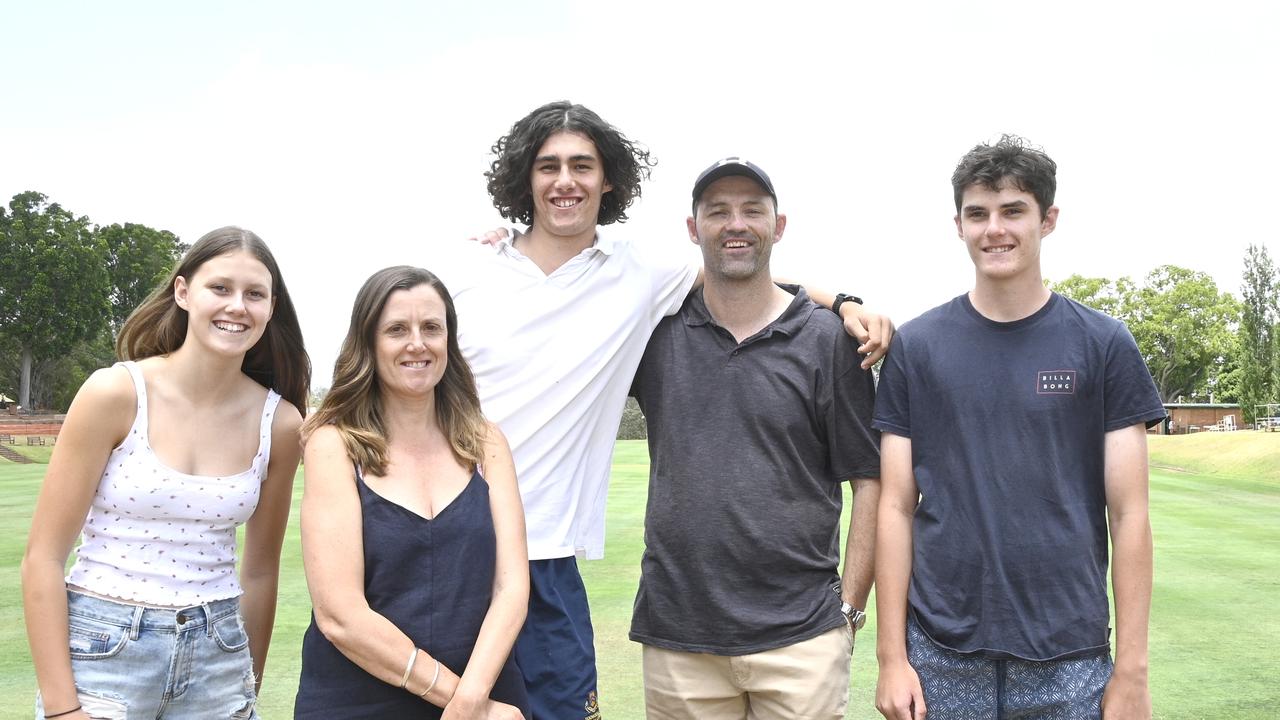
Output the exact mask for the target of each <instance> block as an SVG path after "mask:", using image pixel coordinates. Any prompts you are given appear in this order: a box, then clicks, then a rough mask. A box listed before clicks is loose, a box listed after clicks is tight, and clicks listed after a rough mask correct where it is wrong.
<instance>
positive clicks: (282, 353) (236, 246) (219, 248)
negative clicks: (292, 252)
mask: <svg viewBox="0 0 1280 720" xmlns="http://www.w3.org/2000/svg"><path fill="white" fill-rule="evenodd" d="M237 250H243V251H245V252H247V253H249V254H251V255H253V257H255V258H257V260H258V262H260V263H262V264H263V266H265V267H266V268H267V271H268V272H269V273H271V299H272V301H273V303H274V305H273V307H272V310H271V320H270V321H269V322H268V323H267V329H266V331H265V332H263V333H262V337H261V338H259V339H258V342H257V343H255V344H254V346H253V347H251V348H249V352H247V353H245V356H244V362H242V363H241V364H240V370H241V371H242V372H244V374H245V375H248V376H249V377H251V378H253V379H254V380H255V381H256V382H257V383H258V384H259V385H262V386H263V387H266V388H270V389H273V390H275V391H276V392H278V393H280V396H281V397H283V398H284V399H285V400H288V401H289V402H291V403H293V406H294V407H296V408H297V409H298V412H300V413H302V414H303V415H304V416H305V415H306V413H307V392H308V391H309V389H310V386H311V359H310V358H309V357H308V356H307V350H306V348H305V347H304V346H303V343H302V328H301V326H299V325H298V314H297V312H295V311H294V309H293V299H292V298H291V297H290V296H289V288H288V287H286V286H285V284H284V277H283V276H281V275H280V266H279V265H278V264H276V259H275V256H273V255H272V254H271V250H270V249H269V248H267V244H266V243H264V242H262V238H260V237H258V236H257V235H255V234H253V233H252V232H250V231H248V230H245V229H244V228H238V227H233V226H227V227H221V228H218V229H217V230H213V231H211V232H209V233H206V234H205V236H204V237H202V238H200V239H199V240H197V241H196V244H195V245H192V246H191V249H190V250H188V251H187V253H186V254H185V255H183V256H182V259H181V260H179V261H178V264H177V266H176V267H174V268H173V272H172V273H169V278H168V279H167V280H165V281H164V283H162V284H161V285H159V286H158V287H156V289H155V290H152V291H151V294H150V295H148V296H147V299H146V300H143V301H142V304H141V305H139V306H138V307H137V309H135V310H134V311H133V312H132V313H131V314H130V315H129V319H128V320H125V321H124V325H123V326H122V327H121V328H120V334H119V335H118V336H117V337H116V355H118V356H119V357H120V359H121V360H142V359H144V358H149V357H153V356H156V355H167V354H169V353H171V352H173V351H174V350H177V349H178V348H180V347H182V343H183V342H184V341H185V340H186V339H187V311H186V310H183V309H182V308H180V307H178V303H177V302H175V301H174V298H173V283H174V281H175V280H177V279H178V277H179V276H181V277H184V278H186V279H187V280H191V278H192V277H193V276H194V275H195V274H196V271H197V270H199V269H200V266H201V265H204V264H205V263H206V262H208V261H209V260H211V259H213V258H215V257H218V256H219V255H225V254H227V253H231V252H235V251H237Z"/></svg>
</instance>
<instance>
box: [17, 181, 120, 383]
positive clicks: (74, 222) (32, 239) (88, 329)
mask: <svg viewBox="0 0 1280 720" xmlns="http://www.w3.org/2000/svg"><path fill="white" fill-rule="evenodd" d="M106 261H107V253H106V248H105V243H104V242H103V241H102V240H100V239H99V238H97V237H95V235H94V233H93V232H92V231H91V230H90V229H89V218H87V217H75V216H74V215H73V214H72V213H70V212H68V211H67V210H66V209H64V208H63V207H62V206H60V205H58V204H57V203H51V202H49V199H48V198H47V197H45V196H44V195H42V194H40V193H37V192H25V193H20V194H18V195H15V196H14V197H13V200H12V201H11V202H10V203H9V212H8V213H6V212H5V211H4V210H3V208H0V282H2V283H3V284H2V285H0V336H2V337H3V338H4V340H6V341H7V342H9V343H12V344H13V346H14V347H16V348H17V350H18V354H19V357H20V360H19V363H20V373H19V375H20V377H19V387H18V402H19V404H20V405H23V406H24V407H31V367H32V363H33V361H34V360H35V359H36V358H53V357H56V356H58V355H61V354H64V353H66V352H67V351H68V350H70V349H71V348H72V347H74V346H75V345H76V343H78V342H80V341H82V340H87V339H89V338H91V337H93V336H95V335H96V334H97V333H98V331H99V330H100V329H101V327H102V325H103V323H104V322H105V320H106V318H107V313H108V310H109V295H110V280H109V278H108V275H107V262H106Z"/></svg>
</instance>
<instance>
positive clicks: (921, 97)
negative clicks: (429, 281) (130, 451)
mask: <svg viewBox="0 0 1280 720" xmlns="http://www.w3.org/2000/svg"><path fill="white" fill-rule="evenodd" d="M1276 8H1277V4H1276V3H1269V2H1262V1H1259V2H1232V1H1230V0H1227V1H1225V2H1214V3H1203V2H1198V3H1189V2H1115V1H1112V2H1103V3H1097V2H1075V3H1038V2H1029V1H1027V0H1023V1H1022V2H1009V3H993V2H981V1H974V2H934V3H910V2H902V3H876V4H875V5H874V6H868V7H864V6H862V4H860V3H854V2H842V3H829V4H828V3H810V2H801V1H796V2H781V3H780V2H747V1H744V0H737V1H736V2H697V1H696V0H686V1H685V2H680V3H670V4H668V3H661V2H638V3H608V2H533V1H525V2H493V3H489V2H479V1H476V2H470V3H456V2H455V3H445V2H439V3H426V2H413V1H410V0H403V1H401V2H388V1H383V0H365V1H364V2H360V3H352V2H341V3H338V2H314V1H308V2H269V1H266V0H256V1H255V2H214V3H199V4H195V3H182V2H127V1H122V2H112V3H102V2H87V1H86V2H58V1H56V0H52V1H50V2H39V3H37V2H23V3H19V2H15V1H13V0H4V1H3V10H2V11H0V27H2V28H3V32H2V33H0V35H2V37H3V42H0V67H3V68H4V69H5V79H4V82H3V93H2V94H0V142H3V155H0V198H2V199H3V201H4V202H5V203H7V202H8V199H9V198H10V197H12V196H13V195H14V194H16V193H19V192H22V191H25V190H37V191H40V192H43V193H45V194H46V195H48V196H49V197H50V198H52V199H53V200H54V201H56V202H58V203H60V204H62V205H63V206H64V207H67V208H68V209H70V210H72V211H73V212H75V213H77V214H83V215H88V216H89V217H90V218H91V219H92V220H93V221H94V222H96V223H99V224H109V223H114V222H120V223H123V222H138V223H144V224H146V225H150V226H152V227H157V228H163V229H167V230H171V231H173V232H175V233H177V234H178V235H180V236H181V237H182V238H183V239H184V240H186V241H187V242H192V241H194V240H195V239H196V238H198V237H199V236H200V235H202V234H203V233H205V232H206V231H208V230H210V229H213V228H215V227H218V226H221V225H227V224H236V225H242V226H244V227H247V228H250V229H252V230H254V231H255V232H257V233H258V234H260V235H261V236H262V237H263V238H264V239H265V240H266V241H267V243H268V244H269V245H271V247H272V248H273V250H274V251H275V253H276V255H277V257H278V259H279V260H280V263H281V266H282V268H283V270H284V273H285V278H286V280H287V282H288V283H289V286H290V289H291V291H292V292H293V294H294V296H295V302H296V303H297V305H298V308H299V314H300V315H301V318H302V323H303V331H304V333H305V336H306V340H307V344H308V349H309V350H310V352H311V355H312V359H313V362H314V363H315V376H316V378H315V383H314V384H315V385H317V386H324V385H327V384H328V379H329V377H330V375H331V372H332V363H333V359H334V357H335V356H336V354H337V347H338V344H339V343H340V341H341V338H342V334H343V333H344V332H345V326H346V322H347V318H348V315H349V312H350V306H351V301H352V299H353V297H354V294H355V291H356V289H357V288H358V287H359V285H360V283H361V282H362V281H363V280H364V278H365V277H367V276H368V275H369V274H370V273H371V272H373V271H374V270H377V269H378V268H380V267H383V266H386V265H390V264H400V263H409V264H415V265H423V266H425V267H428V268H430V267H431V266H432V258H433V256H436V257H438V253H440V252H442V251H443V250H442V248H446V247H447V244H448V243H457V242H462V238H465V237H466V236H468V235H470V234H473V233H474V232H476V231H478V230H483V229H487V228H490V227H494V226H496V225H498V224H500V222H501V221H500V219H499V217H498V216H497V213H496V212H495V211H494V210H493V208H492V205H491V204H490V202H489V199H488V196H487V195H486V193H485V179H484V176H483V172H484V170H485V169H486V168H487V166H488V163H489V160H490V156H489V147H490V146H491V145H492V143H493V141H494V140H495V139H497V138H498V137H499V136H500V135H502V134H503V133H505V132H506V130H507V129H508V128H509V127H510V125H511V124H512V123H513V122H514V121H515V120H516V119H518V118H519V117H520V116H522V115H524V114H525V113H526V112H528V111H529V110H531V109H533V108H534V107H536V106H537V105H540V104H542V103H544V102H547V101H551V100H558V99H569V100H572V101H574V102H580V103H583V104H586V105H588V106H589V107H591V108H593V109H595V110H596V111H597V112H599V113H600V114H601V115H602V116H603V117H604V118H605V119H606V120H609V121H610V122H612V123H613V124H615V125H617V126H619V127H620V128H622V129H623V130H624V131H625V132H626V133H627V134H628V135H629V136H630V137H631V138H632V139H634V140H638V141H640V142H642V143H644V144H646V145H647V146H648V147H649V148H650V149H651V150H652V151H653V152H654V154H655V155H656V157H657V158H658V160H659V165H658V167H657V168H656V169H655V171H654V174H653V179H652V180H651V181H650V182H649V183H648V184H647V185H646V186H645V191H644V198H643V200H642V201H641V203H640V204H639V205H638V206H636V207H635V208H633V210H632V211H631V213H630V214H631V216H632V218H633V219H632V221H631V222H628V223H627V224H625V225H622V226H614V227H613V228H611V229H610V231H612V232H618V233H626V234H629V235H631V236H633V237H635V238H638V240H639V241H640V242H646V243H661V244H663V245H664V246H666V247H670V251H671V252H691V251H692V248H693V246H692V245H690V244H689V243H688V240H687V236H686V233H685V227H684V218H685V216H686V215H687V214H688V204H689V202H688V199H689V189H690V186H691V185H692V182H693V179H694V177H695V176H696V175H697V173H698V171H699V170H700V169H701V168H703V167H704V166H706V165H707V164H709V163H710V162H712V161H714V160H716V159H718V158H720V157H722V156H725V155H742V156H745V157H748V158H750V159H752V160H754V161H755V162H757V163H758V164H760V165H761V166H763V167H764V168H765V169H766V170H767V171H768V172H769V173H770V174H771V175H772V176H773V179H774V182H775V184H776V186H777V189H778V195H779V199H780V202H781V209H782V211H783V212H785V213H787V215H788V219H789V222H788V225H787V233H786V236H785V238H784V241H783V242H782V243H781V244H780V245H779V246H778V248H777V250H776V251H775V254H774V259H775V271H777V272H779V273H780V274H785V275H788V276H792V277H797V278H801V279H805V280H809V281H811V282H815V283H818V284H821V285H824V286H826V287H829V288H832V289H836V290H841V291H846V292H852V293H856V294H860V295H862V296H864V297H866V298H867V300H868V303H869V304H870V305H872V306H874V307H875V308H877V309H880V310H883V311H886V312H888V313H889V314H891V315H892V316H893V317H894V319H895V320H897V321H898V322H899V323H901V322H903V321H905V320H908V319H910V318H911V317H913V316H915V315H916V314H918V313H920V312H922V311H923V310H926V309H928V308H929V307H932V306H933V305H936V304H938V303H941V302H943V301H945V300H947V299H949V298H950V297H953V296H954V295H957V294H959V293H960V292H962V291H964V290H965V289H966V288H967V287H968V286H969V285H970V283H971V281H972V271H971V266H970V265H969V261H968V258H967V255H966V254H965V252H964V249H963V246H962V245H961V243H960V242H959V240H958V239H957V238H956V235H955V229H954V226H953V224H952V216H953V215H954V206H953V204H952V198H951V187H950V182H949V180H950V174H951V170H952V168H953V167H954V165H955V162H956V160H957V159H959V157H960V156H961V155H962V154H963V153H964V152H965V151H966V150H968V149H969V148H970V147H972V146H973V145H974V144H975V143H977V142H979V141H983V140H990V139H993V138H995V137H998V136H999V134H1000V133H1001V132H1014V133H1018V134H1021V135H1023V136H1025V137H1027V138H1028V139H1030V140H1032V141H1033V142H1035V143H1037V144H1039V145H1042V146H1043V147H1044V148H1045V149H1046V150H1047V151H1048V152H1049V154H1050V155H1051V156H1052V157H1053V158H1054V159H1055V160H1057V162H1058V164H1059V192H1058V203H1057V204H1058V205H1059V207H1060V208H1061V216H1060V220H1059V223H1058V230H1057V231H1056V232H1055V233H1054V234H1053V235H1052V236H1050V238H1049V239H1048V240H1047V241H1046V244H1045V249H1044V269H1045V274H1046V276H1047V277H1049V278H1052V279H1061V278H1063V277H1066V276H1067V275H1070V274H1072V273H1081V274H1085V275H1095V276H1106V277H1118V276H1120V275H1131V276H1135V277H1141V276H1142V275H1145V274H1146V273H1147V272H1148V271H1149V270H1151V269H1152V268H1153V267H1155V266H1157V265H1160V264H1164V263H1175V264H1179V265H1184V266H1187V267H1191V268H1193V269H1197V270H1204V271H1207V272H1209V273H1211V274H1212V275H1213V276H1214V278H1215V279H1216V280H1217V281H1218V283H1219V286H1220V287H1221V288H1223V289H1226V290H1230V291H1232V292H1238V290H1239V285H1240V272H1241V263H1242V256H1243V253H1244V248H1245V246H1246V245H1247V244H1248V243H1249V242H1264V243H1267V244H1268V245H1269V247H1270V249H1271V251H1272V252H1273V253H1275V252H1277V250H1280V247H1278V244H1280V243H1278V242H1277V239H1276V229H1275V226H1273V225H1272V224H1271V223H1270V221H1269V220H1270V214H1271V212H1272V211H1271V210H1269V209H1268V208H1275V207H1276V203H1277V199H1276V198H1277V194H1278V192H1280V182H1278V181H1277V179H1276V172H1277V168H1278V167H1280V136H1278V135H1277V128H1280V112H1278V111H1277V108H1276V95H1277V93H1276V84H1277V76H1280V40H1278V39H1277V38H1280V11H1278V10H1277V9H1276Z"/></svg>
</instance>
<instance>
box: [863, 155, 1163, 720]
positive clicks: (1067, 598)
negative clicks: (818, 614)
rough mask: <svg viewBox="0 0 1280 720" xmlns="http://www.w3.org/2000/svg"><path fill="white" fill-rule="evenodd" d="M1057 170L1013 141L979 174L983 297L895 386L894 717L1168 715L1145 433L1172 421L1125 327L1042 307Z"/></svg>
mask: <svg viewBox="0 0 1280 720" xmlns="http://www.w3.org/2000/svg"><path fill="white" fill-rule="evenodd" d="M1056 169H1057V166H1056V164H1055V163H1054V162H1053V160H1051V159H1050V158H1049V157H1048V156H1047V155H1045V154H1044V153H1043V152H1042V151H1040V150H1038V149H1034V148H1032V147H1030V146H1028V145H1027V144H1026V143H1025V141H1023V140H1022V139H1021V138H1017V137H1012V136H1005V137H1003V138H1001V140H1000V141H999V142H998V143H996V144H995V145H979V146H977V147H975V148H974V149H973V150H972V151H970V152H969V153H968V154H967V155H965V156H964V158H962V159H961V161H960V163H959V165H958V166H957V168H956V171H955V174H954V175H953V176H952V185H953V188H954V190H955V200H956V212H957V214H956V217H955V223H956V229H957V230H958V232H959V235H960V238H961V240H963V241H964V244H965V247H966V248H967V249H968V252H969V257H970V259H971V260H972V262H973V265H974V270H975V273H974V275H975V281H974V286H973V289H972V290H970V291H969V292H968V293H966V294H964V295H961V296H959V297H957V298H955V299H954V300H952V301H950V302H948V303H946V304H944V305H941V306H939V307H937V308H934V309H933V310H930V311H929V312H927V313H925V314H924V315H921V316H920V317H919V318H917V319H915V320H913V321H911V322H909V323H907V324H906V325H904V326H903V327H902V329H901V330H900V331H899V334H898V335H897V337H896V338H895V339H894V342H893V345H892V347H891V349H890V351H889V355H888V357H887V359H886V360H885V364H884V368H883V370H882V372H881V376H880V386H879V390H878V397H877V401H876V409H875V420H874V423H873V426H874V427H875V428H876V429H878V430H881V431H882V433H883V439H882V443H881V458H882V461H881V462H882V467H881V477H882V480H881V483H882V494H881V499H880V511H879V527H878V532H877V551H876V595H877V605H876V607H877V613H878V625H879V631H878V632H879V635H878V638H877V654H878V656H879V660H880V680H879V686H878V688H877V692H876V705H877V707H878V708H879V709H880V711H881V712H882V713H883V714H884V715H885V717H887V718H891V719H897V718H904V719H908V720H915V719H916V718H920V717H923V715H924V712H925V709H926V705H927V709H928V716H929V718H930V720H943V719H944V718H1003V717H1054V718H1093V717H1106V718H1125V719H1126V720H1128V719H1130V718H1149V717H1150V716H1151V697H1150V692H1149V689H1148V684H1147V619H1148V615H1149V608H1150V600H1151V565H1152V562H1151V526H1150V522H1149V520H1148V517H1147V444H1146V427H1147V426H1150V425H1152V424H1155V423H1156V422H1158V421H1159V420H1160V419H1161V418H1163V417H1164V408H1163V407H1162V405H1161V401H1160V397H1159V394H1158V393H1157V392H1156V389H1155V384H1154V383H1153V382H1152V380H1151V376H1150V374H1149V373H1148V371H1147V368H1146V366H1145V364H1144V362H1143V360H1142V356H1141V354H1140V353H1139V351H1138V348H1137V345H1136V344H1135V343H1134V341H1133V337H1132V336H1131V335H1130V334H1129V332H1128V330H1127V329H1126V328H1125V327H1124V325H1123V324H1122V323H1120V322H1119V321H1117V320H1114V319H1112V318H1110V317H1107V316H1106V315H1103V314H1102V313H1099V312H1096V311H1094V310H1091V309H1090V308H1087V307H1085V306H1083V305H1080V304H1078V303H1075V302H1073V301H1071V300H1068V299H1066V298H1064V297H1062V296H1060V295H1057V294H1055V293H1052V292H1050V291H1049V290H1048V288H1046V287H1045V284H1044V280H1043V278H1042V277H1041V274H1040V248H1041V242H1042V240H1043V238H1044V237H1045V236H1046V235H1048V234H1049V233H1051V232H1053V229H1054V226H1055V224H1056V222H1057V219H1058V208H1057V207H1055V206H1054V204H1053V197H1054V191H1055V189H1056ZM1108 532H1109V534H1110V541H1111V544H1112V546H1113V554H1112V558H1111V561H1112V575H1113V583H1112V588H1113V591H1114V593H1115V605H1116V624H1115V626H1116V653H1115V661H1114V665H1113V663H1112V660H1111V657H1110V654H1109V650H1110V615H1109V610H1108V605H1107V589H1106V577H1107V563H1108V555H1107V549H1108V546H1107V542H1108Z"/></svg>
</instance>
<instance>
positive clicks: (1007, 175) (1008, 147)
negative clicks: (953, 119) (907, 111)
mask: <svg viewBox="0 0 1280 720" xmlns="http://www.w3.org/2000/svg"><path fill="white" fill-rule="evenodd" d="M1006 181H1008V182H1012V183H1013V184H1014V186H1016V187H1017V188H1018V189H1019V190H1022V191H1023V192H1029V193H1031V194H1032V195H1033V196H1035V199H1036V203H1037V204H1038V205H1040V219H1041V220H1043V219H1044V218H1045V216H1046V215H1047V214H1048V212H1049V208H1050V207H1051V206H1052V205H1053V196H1054V194H1055V193H1056V192H1057V191H1058V164H1057V163H1055V162H1054V161H1053V159H1052V158H1050V157H1049V156H1048V155H1046V154H1045V152H1044V149H1043V148H1039V147H1036V146H1034V145H1032V144H1031V143H1029V142H1027V141H1026V140H1025V139H1023V138H1021V137H1018V136H1017V135H1010V134H1007V133H1006V134H1004V135H1001V136H1000V140H999V141H998V142H996V144H994V145H987V144H986V143H983V144H980V145H975V146H974V148H973V149H972V150H970V151H969V152H968V153H966V154H965V156H964V157H962V158H960V162H959V163H957V164H956V171H955V172H954V173H952V175H951V188H952V190H954V191H955V195H956V212H960V203H961V202H962V200H963V197H964V191H965V188H968V187H970V186H972V185H981V186H983V187H987V188H990V189H992V190H996V189H998V188H999V187H1000V185H1001V183H1004V182H1006Z"/></svg>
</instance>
